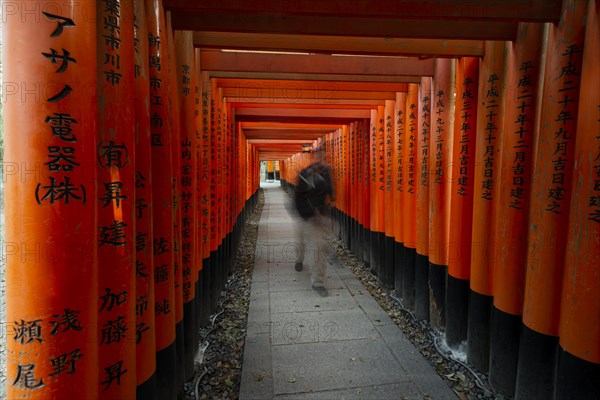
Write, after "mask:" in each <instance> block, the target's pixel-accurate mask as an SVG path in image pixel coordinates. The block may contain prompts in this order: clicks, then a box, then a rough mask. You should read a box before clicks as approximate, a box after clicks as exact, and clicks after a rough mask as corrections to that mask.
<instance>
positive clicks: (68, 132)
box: [45, 113, 77, 142]
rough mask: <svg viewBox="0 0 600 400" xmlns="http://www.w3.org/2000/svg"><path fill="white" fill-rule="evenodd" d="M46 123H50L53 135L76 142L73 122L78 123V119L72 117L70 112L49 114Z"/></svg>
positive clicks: (66, 140)
mask: <svg viewBox="0 0 600 400" xmlns="http://www.w3.org/2000/svg"><path fill="white" fill-rule="evenodd" d="M45 122H46V123H49V124H50V128H51V129H52V135H53V136H56V137H59V138H61V139H62V140H64V141H65V142H76V141H77V138H75V135H74V134H73V131H72V129H71V124H77V120H75V119H74V118H71V115H70V114H59V113H54V116H53V117H50V116H47V117H46V120H45Z"/></svg>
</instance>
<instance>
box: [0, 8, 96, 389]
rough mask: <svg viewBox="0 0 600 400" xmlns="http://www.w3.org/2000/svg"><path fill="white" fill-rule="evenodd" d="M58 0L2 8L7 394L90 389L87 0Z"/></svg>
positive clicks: (92, 78) (91, 98) (92, 31)
mask: <svg viewBox="0 0 600 400" xmlns="http://www.w3.org/2000/svg"><path fill="white" fill-rule="evenodd" d="M48 3H50V2H46V1H41V2H39V4H38V5H37V8H36V9H38V10H42V9H44V7H45V6H46V5H47V4H48ZM62 4H63V5H64V8H62V7H61V8H58V9H57V8H53V9H52V12H50V11H48V12H46V11H43V12H42V11H39V13H38V14H37V15H35V16H28V17H25V16H24V15H23V14H21V13H16V14H12V15H8V14H5V15H3V17H4V18H6V19H5V21H3V23H2V40H3V43H2V45H3V49H2V50H3V60H2V66H3V85H4V88H3V89H4V90H3V95H4V98H5V103H4V109H3V116H4V128H5V129H4V140H5V142H4V146H5V147H4V161H3V162H4V167H5V169H4V178H5V179H6V181H5V182H6V187H5V190H6V191H5V196H6V197H5V207H6V237H7V238H10V244H7V247H6V279H7V282H10V284H8V285H7V286H6V319H7V321H9V323H10V325H11V327H10V329H9V330H7V335H6V352H7V353H6V360H7V368H6V389H7V391H6V395H7V398H10V399H20V398H29V399H47V398H49V397H52V396H54V394H56V393H60V394H61V396H63V397H69V398H81V397H87V398H96V397H97V396H98V340H96V339H97V337H98V336H97V323H98V298H97V294H96V291H97V246H98V243H97V241H98V237H99V235H98V230H97V228H98V226H97V223H96V218H95V210H96V206H97V204H98V200H97V192H96V188H95V184H94V179H95V168H96V163H95V160H96V144H97V134H96V130H97V102H96V83H97V72H96V65H97V62H96V52H95V51H94V49H95V48H96V23H95V20H93V19H92V20H91V19H89V18H88V17H87V16H86V14H85V12H86V10H89V9H92V10H94V9H95V3H94V2H91V1H85V2H80V1H77V2H66V3H62ZM24 18H26V19H24ZM90 49H91V50H90ZM9 60H10V61H9ZM17 82H18V84H17ZM92 160H93V161H92ZM75 381H76V382H77V385H75V384H73V383H74V382H75Z"/></svg>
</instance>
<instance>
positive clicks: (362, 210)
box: [357, 119, 370, 265]
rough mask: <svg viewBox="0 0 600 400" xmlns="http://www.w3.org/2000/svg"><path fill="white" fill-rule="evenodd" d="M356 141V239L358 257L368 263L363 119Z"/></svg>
mask: <svg viewBox="0 0 600 400" xmlns="http://www.w3.org/2000/svg"><path fill="white" fill-rule="evenodd" d="M358 141H359V151H360V153H359V154H358V160H357V163H358V164H359V166H358V168H359V170H358V179H359V181H360V191H359V193H358V196H359V204H358V207H359V210H358V213H359V215H360V225H359V227H358V230H359V234H358V236H359V239H358V240H360V242H361V244H360V249H361V252H360V254H359V255H358V257H359V258H360V259H361V260H362V261H363V262H364V263H366V264H367V265H368V263H369V261H370V256H369V241H368V240H367V239H368V232H369V213H368V212H367V210H368V209H369V168H368V167H369V164H368V163H369V125H368V123H367V121H366V120H365V119H361V120H360V121H359V137H358Z"/></svg>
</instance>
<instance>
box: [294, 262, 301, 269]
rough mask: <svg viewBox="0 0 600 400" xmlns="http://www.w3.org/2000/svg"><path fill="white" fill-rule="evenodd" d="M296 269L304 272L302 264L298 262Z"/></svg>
mask: <svg viewBox="0 0 600 400" xmlns="http://www.w3.org/2000/svg"><path fill="white" fill-rule="evenodd" d="M295 268H296V271H302V263H301V262H297V263H296V267H295Z"/></svg>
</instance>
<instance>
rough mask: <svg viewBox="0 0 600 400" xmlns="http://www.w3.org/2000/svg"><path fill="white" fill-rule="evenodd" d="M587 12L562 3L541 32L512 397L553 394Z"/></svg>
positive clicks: (583, 6) (582, 5) (575, 3)
mask: <svg viewBox="0 0 600 400" xmlns="http://www.w3.org/2000/svg"><path fill="white" fill-rule="evenodd" d="M587 8H588V2H587V1H586V0H567V1H564V2H563V10H562V15H561V19H560V22H559V23H558V25H555V26H551V27H550V28H549V32H548V44H547V50H546V68H545V74H544V84H543V96H542V99H541V102H542V103H541V115H540V121H541V122H540V125H539V139H538V141H537V148H536V155H535V169H534V171H535V179H534V180H533V182H532V186H531V200H532V201H531V204H532V205H531V207H530V211H529V244H530V249H535V252H534V253H531V252H530V253H529V255H528V257H527V270H526V281H525V284H524V289H525V291H524V293H523V294H524V297H523V299H522V301H523V303H522V307H523V327H522V330H521V339H520V340H521V343H520V349H519V367H518V371H517V384H516V393H515V397H516V398H518V399H528V398H531V397H532V396H537V395H540V396H545V397H551V396H553V395H554V383H555V374H556V364H557V351H558V333H559V314H560V299H561V291H562V281H563V279H564V278H563V269H564V265H565V264H564V259H565V248H566V245H567V233H568V230H567V229H565V226H567V224H568V219H569V206H570V193H571V172H572V169H573V154H574V151H575V137H576V133H577V109H578V105H579V99H580V95H579V84H580V75H581V69H582V66H583V64H582V55H583V47H584V35H585V18H586V12H587ZM597 72H598V71H596V73H597ZM596 105H597V104H596ZM566 277H567V276H565V278H566ZM520 294H521V293H519V292H516V293H513V295H520ZM596 309H597V308H596ZM597 341H600V336H597Z"/></svg>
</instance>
